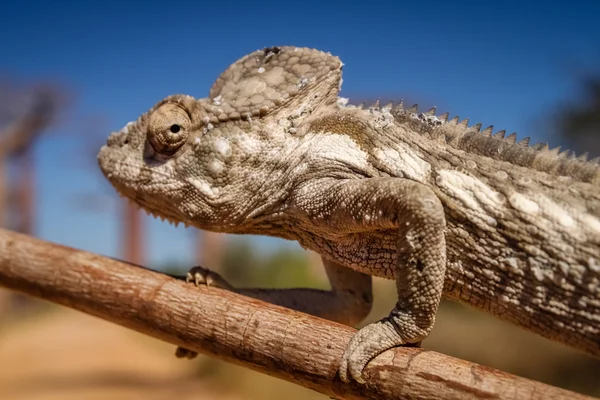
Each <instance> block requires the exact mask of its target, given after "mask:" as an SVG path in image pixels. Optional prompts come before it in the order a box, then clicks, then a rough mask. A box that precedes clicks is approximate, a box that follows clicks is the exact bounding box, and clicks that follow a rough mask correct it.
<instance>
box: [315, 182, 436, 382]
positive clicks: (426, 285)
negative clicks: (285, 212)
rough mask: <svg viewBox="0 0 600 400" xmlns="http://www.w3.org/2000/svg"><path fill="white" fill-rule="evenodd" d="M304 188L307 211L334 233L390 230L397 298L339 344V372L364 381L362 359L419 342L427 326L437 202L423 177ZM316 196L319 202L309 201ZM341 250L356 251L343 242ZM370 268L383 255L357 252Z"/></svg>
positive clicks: (432, 311)
mask: <svg viewBox="0 0 600 400" xmlns="http://www.w3.org/2000/svg"><path fill="white" fill-rule="evenodd" d="M321 186H322V189H317V188H315V187H312V188H311V190H309V191H307V192H308V193H310V197H307V198H306V204H305V207H304V209H305V210H307V211H306V212H307V214H308V217H309V218H310V219H311V220H312V221H313V222H314V223H315V224H319V225H320V226H323V227H325V228H326V229H331V232H335V233H336V234H342V235H343V234H348V235H349V236H352V237H357V236H358V237H360V235H361V234H364V237H365V238H367V237H368V234H369V232H374V231H384V230H385V231H388V232H389V231H392V232H393V231H395V232H396V233H397V242H396V243H397V246H396V263H395V265H392V266H391V268H393V269H394V271H393V272H394V273H393V275H394V277H395V279H396V288H397V292H398V301H397V303H396V306H395V308H394V309H393V310H392V311H391V313H390V314H389V316H387V317H386V318H383V319H382V320H380V321H378V322H375V323H372V324H369V325H367V326H365V327H363V328H362V329H360V330H359V331H358V332H357V333H356V335H355V336H354V337H353V338H352V340H351V342H350V344H349V345H348V348H347V349H346V351H345V353H344V356H343V359H342V363H341V366H340V378H341V379H342V380H343V381H345V382H348V381H349V380H350V378H354V379H355V380H357V381H358V382H361V383H363V382H364V379H363V378H362V376H361V375H362V370H363V369H364V367H365V366H366V365H367V363H368V362H369V361H370V360H371V359H372V358H374V357H375V356H377V355H378V354H380V353H382V352H383V351H385V350H388V349H390V348H392V347H395V346H399V345H403V344H412V343H418V342H420V341H422V340H423V339H424V338H426V337H427V336H428V335H429V333H430V332H431V330H432V328H433V325H434V322H435V315H436V313H437V310H438V306H439V303H440V300H441V296H442V290H443V285H444V275H445V272H446V243H445V232H444V231H445V227H446V221H445V217H444V209H443V207H442V204H441V202H440V200H439V199H438V198H437V196H436V195H435V193H434V192H433V191H432V190H431V189H429V188H428V187H426V186H425V185H423V184H421V183H418V182H415V181H411V180H406V179H401V178H372V179H359V180H349V181H341V182H340V181H338V182H330V183H329V184H322V185H321ZM317 187H318V185H317ZM319 193H321V194H320V195H319ZM315 204H318V205H319V206H316V205H315ZM347 252H348V253H349V254H347V256H348V257H349V258H350V259H356V258H357V255H356V254H353V253H352V248H351V247H350V248H348V249H347ZM358 262H359V263H362V264H365V266H366V267H367V268H369V269H377V268H388V267H390V266H389V263H388V265H387V266H386V265H385V262H381V263H379V262H378V261H372V260H371V261H370V260H360V261H358Z"/></svg>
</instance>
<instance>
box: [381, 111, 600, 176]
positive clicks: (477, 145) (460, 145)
mask: <svg viewBox="0 0 600 400" xmlns="http://www.w3.org/2000/svg"><path fill="white" fill-rule="evenodd" d="M418 109H419V107H418V105H416V104H415V105H413V106H412V107H410V108H408V109H405V108H404V107H403V104H402V103H401V104H399V105H397V106H395V107H393V108H392V110H391V113H392V115H393V116H394V118H395V120H396V121H397V122H398V123H400V124H409V125H410V128H411V129H412V130H413V131H416V132H419V133H420V134H422V135H423V136H425V137H427V138H429V139H431V140H435V141H437V142H440V143H445V144H448V145H450V146H452V147H454V148H457V149H459V150H464V151H467V152H470V153H475V154H479V155H483V156H487V157H490V158H493V159H496V160H502V161H508V162H510V163H513V164H516V165H520V166H523V167H528V168H533V169H536V170H539V171H544V172H548V173H551V174H555V175H563V176H570V177H572V178H574V179H577V180H580V181H583V182H593V183H597V182H600V165H599V160H600V157H599V158H598V159H594V160H590V161H588V160H587V158H588V155H587V153H584V154H582V155H580V156H579V157H577V156H576V155H575V154H573V153H572V152H570V151H569V150H567V151H564V152H562V153H560V152H559V150H560V147H558V148H556V149H550V148H549V146H548V144H547V143H536V144H533V145H530V138H529V137H526V138H524V139H521V140H520V141H519V142H517V134H516V133H511V134H510V135H508V136H506V137H505V134H506V131H505V130H500V131H497V132H496V133H493V126H492V125H490V126H488V127H487V128H485V129H483V130H481V127H482V124H480V123H477V124H475V125H473V126H470V127H469V124H468V121H469V119H468V118H466V119H464V120H462V121H460V118H459V117H458V116H455V117H453V118H452V119H450V120H449V119H448V118H449V114H448V113H444V114H441V115H440V116H436V115H435V108H432V109H431V110H429V111H428V112H426V113H419V112H418ZM432 110H434V112H431V111H432ZM459 121H460V122H459Z"/></svg>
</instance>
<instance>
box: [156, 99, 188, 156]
mask: <svg viewBox="0 0 600 400" xmlns="http://www.w3.org/2000/svg"><path fill="white" fill-rule="evenodd" d="M190 126H191V120H190V117H189V116H188V114H187V112H186V111H185V110H184V109H183V108H182V107H181V105H179V104H175V103H165V104H163V105H162V106H160V107H158V108H157V109H156V110H155V111H154V112H153V113H152V114H151V115H150V120H149V123H148V142H149V143H150V145H151V146H152V148H153V149H154V151H156V152H157V153H159V154H162V155H166V156H172V155H173V154H175V153H176V152H177V150H179V149H180V148H181V147H182V146H183V145H184V144H185V143H186V142H187V139H188V135H189V128H190Z"/></svg>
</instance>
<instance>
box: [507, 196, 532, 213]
mask: <svg viewBox="0 0 600 400" xmlns="http://www.w3.org/2000/svg"><path fill="white" fill-rule="evenodd" d="M508 202H509V203H510V205H511V206H513V208H514V209H516V210H518V211H520V212H522V213H525V214H531V215H535V214H537V213H538V212H539V211H540V206H539V205H538V204H537V203H536V202H535V201H533V200H530V199H528V198H527V197H525V196H524V195H522V194H520V193H513V194H511V195H510V196H508Z"/></svg>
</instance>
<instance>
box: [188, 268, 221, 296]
mask: <svg viewBox="0 0 600 400" xmlns="http://www.w3.org/2000/svg"><path fill="white" fill-rule="evenodd" d="M185 281H186V282H188V283H189V282H193V283H194V285H196V286H200V285H206V286H212V287H217V288H220V289H227V290H233V286H231V285H230V284H229V283H228V282H227V281H226V280H225V279H224V278H223V277H222V276H221V275H219V274H218V273H216V272H214V271H211V270H209V269H207V268H204V267H201V266H196V267H193V268H191V269H190V270H189V271H188V273H187V275H186V277H185Z"/></svg>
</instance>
